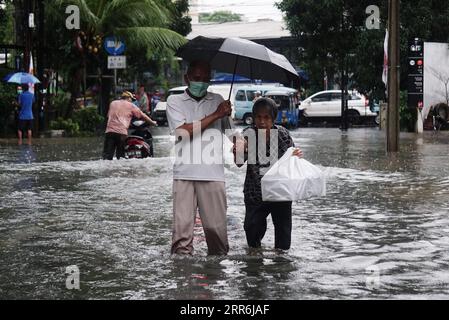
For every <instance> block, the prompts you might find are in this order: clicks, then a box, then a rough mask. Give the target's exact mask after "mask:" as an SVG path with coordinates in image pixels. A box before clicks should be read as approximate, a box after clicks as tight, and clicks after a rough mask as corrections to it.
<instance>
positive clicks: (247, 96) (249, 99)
mask: <svg viewBox="0 0 449 320" xmlns="http://www.w3.org/2000/svg"><path fill="white" fill-rule="evenodd" d="M273 90H276V91H280V92H294V93H296V90H295V89H293V88H288V87H282V86H281V85H279V84H269V85H247V86H241V87H238V89H237V92H236V93H235V99H234V109H235V115H234V120H243V122H244V123H245V124H247V125H250V124H252V123H253V114H252V111H253V104H254V102H253V100H254V98H255V96H256V93H257V92H259V93H260V94H261V95H264V94H265V93H266V92H267V91H273Z"/></svg>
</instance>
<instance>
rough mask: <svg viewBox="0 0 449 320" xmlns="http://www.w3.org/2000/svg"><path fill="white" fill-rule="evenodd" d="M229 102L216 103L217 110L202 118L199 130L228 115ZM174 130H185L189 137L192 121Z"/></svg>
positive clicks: (229, 109)
mask: <svg viewBox="0 0 449 320" xmlns="http://www.w3.org/2000/svg"><path fill="white" fill-rule="evenodd" d="M231 110H232V109H231V102H230V101H228V100H227V101H223V102H222V103H220V104H219V105H218V108H217V110H215V112H214V113H212V114H210V115H208V116H206V117H205V118H203V119H202V120H201V121H200V123H201V131H204V130H205V129H206V128H208V127H209V126H210V125H211V124H212V123H214V122H215V121H217V120H218V119H221V118H224V117H227V116H229V114H230V113H231ZM176 130H185V131H187V132H188V133H189V136H190V137H193V123H186V124H183V125H182V126H179V127H177V128H176Z"/></svg>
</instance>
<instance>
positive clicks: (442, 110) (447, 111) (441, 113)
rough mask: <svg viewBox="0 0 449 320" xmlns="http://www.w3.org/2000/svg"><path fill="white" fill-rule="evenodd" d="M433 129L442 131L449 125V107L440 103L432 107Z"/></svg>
mask: <svg viewBox="0 0 449 320" xmlns="http://www.w3.org/2000/svg"><path fill="white" fill-rule="evenodd" d="M431 111H432V118H433V129H434V130H436V131H440V130H441V129H445V128H446V127H447V126H448V125H449V106H448V105H447V104H445V103H439V104H437V105H435V106H433V107H432V110H431Z"/></svg>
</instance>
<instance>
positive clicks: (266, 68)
mask: <svg viewBox="0 0 449 320" xmlns="http://www.w3.org/2000/svg"><path fill="white" fill-rule="evenodd" d="M176 55H177V56H178V57H180V58H183V59H184V60H187V61H194V60H204V61H207V62H209V63H210V65H211V67H212V69H214V70H217V71H221V72H228V73H232V74H233V75H234V77H235V75H236V74H239V75H241V76H244V77H248V78H250V79H264V80H270V81H275V82H280V83H283V84H288V85H290V84H292V83H294V84H297V83H298V81H299V75H298V73H297V72H296V70H295V68H294V67H293V66H292V65H291V63H290V62H289V61H288V60H287V58H286V57H284V56H283V55H282V54H279V53H276V52H274V51H272V50H270V49H268V48H267V47H265V46H263V45H261V44H258V43H255V42H253V41H250V40H246V39H242V38H207V37H202V36H199V37H196V38H194V39H192V40H190V41H189V42H188V43H187V44H185V45H184V46H182V47H180V48H179V49H178V51H177V52H176ZM234 77H233V81H232V83H231V92H232V85H233V83H234ZM231 92H230V93H229V97H230V96H231Z"/></svg>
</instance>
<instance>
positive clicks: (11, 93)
mask: <svg viewBox="0 0 449 320" xmlns="http://www.w3.org/2000/svg"><path fill="white" fill-rule="evenodd" d="M16 96H17V93H16V89H15V87H14V86H13V85H11V84H5V83H3V82H0V126H1V130H0V131H1V132H2V133H3V134H5V133H6V131H7V129H8V126H9V127H10V126H14V125H15V123H14V111H15V109H16V106H15V105H14V101H15V100H16Z"/></svg>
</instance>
